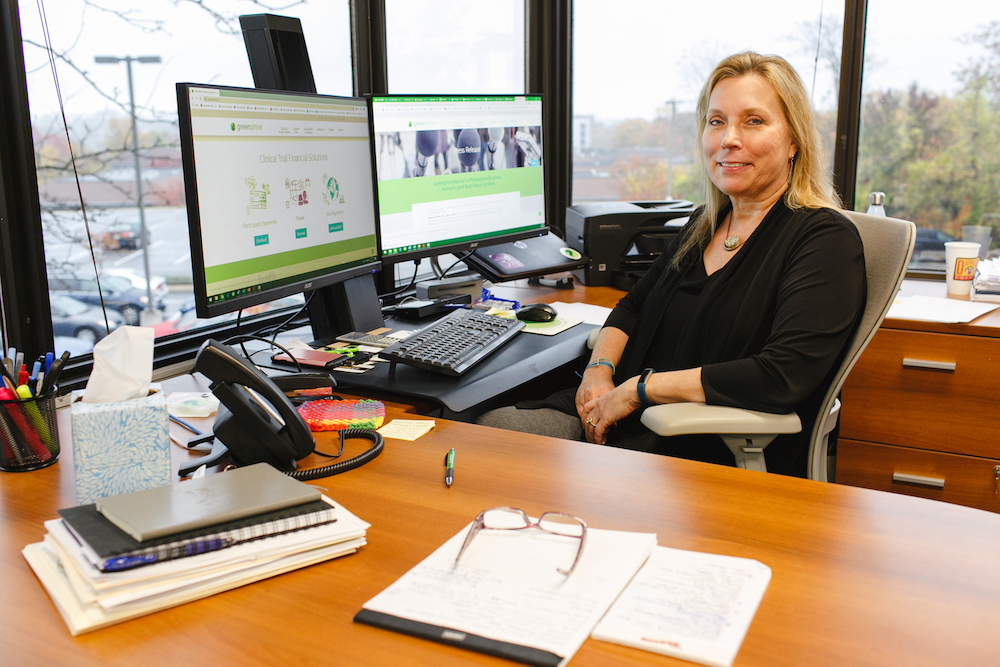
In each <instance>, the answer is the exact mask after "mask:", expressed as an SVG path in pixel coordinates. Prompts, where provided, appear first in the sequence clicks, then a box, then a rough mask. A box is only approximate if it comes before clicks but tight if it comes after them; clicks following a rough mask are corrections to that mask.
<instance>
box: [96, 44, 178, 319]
mask: <svg viewBox="0 0 1000 667" xmlns="http://www.w3.org/2000/svg"><path fill="white" fill-rule="evenodd" d="M94 62H96V63H97V64H98V65H116V64H118V63H120V62H124V63H125V67H126V69H127V71H128V103H129V114H130V115H131V117H132V156H133V158H134V159H135V200H136V205H137V206H138V207H139V235H140V239H139V242H140V243H141V244H142V268H143V270H144V271H145V272H146V310H147V312H152V311H153V281H152V280H151V276H150V274H149V250H148V248H147V247H146V239H148V238H149V235H148V233H147V232H146V212H145V209H144V208H143V205H142V167H141V166H140V165H139V129H138V124H137V123H136V119H135V92H134V90H133V86H132V63H133V62H138V63H142V64H155V63H160V62H163V61H162V60H161V59H160V56H139V57H138V58H133V57H132V56H124V57H122V58H119V57H117V56H95V57H94Z"/></svg>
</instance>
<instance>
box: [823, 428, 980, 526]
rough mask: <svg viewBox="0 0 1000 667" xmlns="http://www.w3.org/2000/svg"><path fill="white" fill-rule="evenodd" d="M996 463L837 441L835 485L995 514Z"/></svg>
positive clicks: (851, 441)
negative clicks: (910, 497)
mask: <svg viewBox="0 0 1000 667" xmlns="http://www.w3.org/2000/svg"><path fill="white" fill-rule="evenodd" d="M998 477H1000V460H991V459H983V458H979V457H975V456H961V455H957V454H943V453H940V452H928V451H923V450H917V449H910V448H908V447H895V446H893V445H875V444H872V443H868V442H858V441H856V440H846V439H843V438H841V439H840V440H838V441H837V482H840V483H845V484H850V485H851V486H861V487H864V488H866V489H878V490H879V491H892V492H894V493H905V494H906V495H910V496H919V497H921V498H931V499H933V500H941V501H944V502H948V503H955V504H957V505H966V506H968V507H978V508H979V509H984V510H990V511H993V512H1000V495H997V486H996V485H997V482H998V481H1000V480H998Z"/></svg>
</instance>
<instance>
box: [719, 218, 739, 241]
mask: <svg viewBox="0 0 1000 667" xmlns="http://www.w3.org/2000/svg"><path fill="white" fill-rule="evenodd" d="M732 226H733V214H732V213H730V214H729V222H727V223H726V234H727V236H726V242H725V243H723V244H722V247H723V248H725V249H726V250H736V249H737V248H739V247H740V236H739V234H729V232H730V230H731V229H732Z"/></svg>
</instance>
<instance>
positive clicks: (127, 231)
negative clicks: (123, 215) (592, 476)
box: [101, 222, 149, 250]
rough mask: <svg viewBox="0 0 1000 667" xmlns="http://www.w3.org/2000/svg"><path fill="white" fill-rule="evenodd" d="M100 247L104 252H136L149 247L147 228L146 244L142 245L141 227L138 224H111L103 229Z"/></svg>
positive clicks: (147, 230) (147, 231) (147, 229)
mask: <svg viewBox="0 0 1000 667" xmlns="http://www.w3.org/2000/svg"><path fill="white" fill-rule="evenodd" d="M101 245H103V246H104V249H105V250H121V249H131V250H138V249H139V248H142V247H143V245H146V246H148V245H149V228H148V227H147V228H146V242H145V244H143V243H142V225H141V224H140V223H138V222H112V223H111V224H109V225H108V226H107V227H105V228H104V233H103V234H102V235H101Z"/></svg>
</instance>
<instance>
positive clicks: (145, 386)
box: [70, 327, 171, 505]
mask: <svg viewBox="0 0 1000 667" xmlns="http://www.w3.org/2000/svg"><path fill="white" fill-rule="evenodd" d="M152 376H153V330H152V329H144V328H141V327H122V328H120V329H118V330H117V331H115V332H114V333H112V334H111V335H110V336H108V337H107V338H105V339H104V340H102V341H101V342H99V343H98V344H97V345H95V346H94V370H93V372H92V373H91V374H90V379H89V380H88V381H87V388H86V390H84V391H74V392H73V396H72V401H71V409H70V414H71V417H72V424H73V463H74V468H75V473H76V500H77V504H80V505H82V504H86V503H92V502H94V501H95V500H97V499H98V498H102V497H104V496H108V495H113V494H117V493H128V492H130V491H141V490H143V489H148V488H152V487H154V486H163V485H165V484H169V483H170V480H171V476H170V434H169V431H168V425H167V400H166V397H165V395H164V393H163V391H162V390H161V388H160V387H159V386H158V385H155V384H151V382H150V381H151V380H152Z"/></svg>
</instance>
